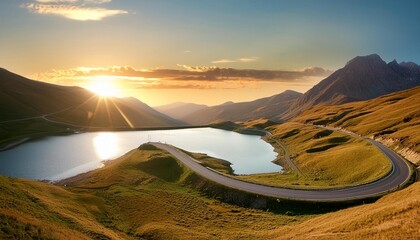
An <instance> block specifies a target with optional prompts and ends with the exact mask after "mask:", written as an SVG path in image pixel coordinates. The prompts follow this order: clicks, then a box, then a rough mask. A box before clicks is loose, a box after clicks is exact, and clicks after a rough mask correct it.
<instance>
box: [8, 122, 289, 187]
mask: <svg viewBox="0 0 420 240" xmlns="http://www.w3.org/2000/svg"><path fill="white" fill-rule="evenodd" d="M149 141H153V142H157V141H160V142H164V143H169V144H172V145H174V146H176V147H179V148H182V149H185V150H187V151H191V152H200V153H206V154H208V155H210V156H213V157H217V158H221V159H225V160H227V161H229V162H231V163H232V164H233V165H232V168H233V169H234V171H235V173H236V174H251V173H267V172H276V171H280V170H281V167H280V166H278V165H275V164H273V163H272V162H271V161H272V160H274V159H275V158H276V155H277V154H276V153H275V152H274V149H273V147H272V146H271V145H270V144H268V143H266V142H265V141H263V140H262V139H261V138H260V137H259V136H252V135H243V134H238V133H235V132H230V131H224V130H219V129H213V128H195V129H178V130H156V131H129V132H89V133H80V134H75V135H70V136H59V137H48V138H45V139H42V140H38V141H33V142H28V143H25V144H23V145H20V146H18V147H16V148H13V149H10V150H7V151H3V152H0V174H2V175H6V176H11V177H21V178H29V179H41V180H44V179H45V180H59V179H63V178H68V177H71V176H74V175H77V174H79V173H83V172H87V171H89V170H93V169H95V168H98V167H101V166H103V161H105V160H111V159H115V158H117V157H119V156H121V155H123V154H124V153H126V152H128V151H130V150H132V149H134V148H137V147H138V146H140V145H141V144H143V143H146V142H149Z"/></svg>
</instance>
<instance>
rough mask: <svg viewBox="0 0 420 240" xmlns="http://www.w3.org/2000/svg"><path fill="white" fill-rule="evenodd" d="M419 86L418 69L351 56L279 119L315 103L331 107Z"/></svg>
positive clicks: (415, 66)
mask: <svg viewBox="0 0 420 240" xmlns="http://www.w3.org/2000/svg"><path fill="white" fill-rule="evenodd" d="M418 85H420V66H418V65H417V64H415V63H411V62H409V63H406V62H402V63H400V64H398V63H397V61H395V60H394V61H392V62H390V63H388V64H387V63H386V62H384V61H383V60H382V59H381V57H379V56H378V55H377V54H372V55H368V56H362V57H360V56H359V57H355V58H354V59H352V60H350V61H349V62H348V63H347V64H346V65H345V66H344V67H343V68H341V69H339V70H337V71H335V72H334V73H333V74H331V75H330V76H329V77H327V78H326V79H324V80H322V81H321V82H320V83H318V84H317V85H315V86H314V87H313V88H312V89H310V90H309V91H307V92H306V93H305V94H304V95H303V96H302V97H300V98H299V99H298V100H297V101H295V102H294V103H293V104H292V106H291V108H290V110H289V112H288V113H287V114H284V115H281V114H280V115H281V116H282V117H283V118H289V117H293V116H295V115H296V114H298V113H299V112H302V111H303V110H306V109H309V108H311V107H313V106H315V105H318V104H327V105H335V104H341V103H347V102H352V101H359V100H367V99H372V98H376V97H379V96H382V95H385V94H388V93H392V92H396V91H401V90H405V89H409V88H412V87H415V86H418Z"/></svg>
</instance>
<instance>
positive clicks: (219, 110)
mask: <svg viewBox="0 0 420 240" xmlns="http://www.w3.org/2000/svg"><path fill="white" fill-rule="evenodd" d="M301 96H302V94H301V93H298V92H295V91H291V90H287V91H285V92H283V93H280V94H277V95H274V96H271V97H267V98H261V99H257V100H255V101H251V102H240V103H232V102H227V103H224V104H222V105H217V106H212V107H207V108H203V109H201V110H198V111H195V112H193V113H191V114H189V115H187V116H185V117H183V118H181V119H180V120H182V121H184V122H187V123H191V124H207V123H211V122H214V121H247V120H252V119H258V118H274V117H276V116H278V115H279V114H282V113H285V112H286V111H287V110H288V109H289V107H290V105H291V103H292V102H293V101H294V100H296V99H298V98H299V97H301Z"/></svg>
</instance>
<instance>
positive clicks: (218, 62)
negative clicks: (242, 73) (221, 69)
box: [211, 59, 236, 64]
mask: <svg viewBox="0 0 420 240" xmlns="http://www.w3.org/2000/svg"><path fill="white" fill-rule="evenodd" d="M233 62H236V61H235V60H229V59H220V60H215V61H212V62H211V63H214V64H220V63H233Z"/></svg>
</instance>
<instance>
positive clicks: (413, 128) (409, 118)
mask: <svg viewBox="0 0 420 240" xmlns="http://www.w3.org/2000/svg"><path fill="white" fill-rule="evenodd" d="M293 121H297V122H302V123H303V122H304V123H311V124H321V125H331V126H335V127H341V128H344V129H347V130H350V131H352V132H356V133H358V134H360V135H364V136H370V137H373V138H376V139H378V140H380V141H382V142H383V143H385V144H386V145H388V146H390V147H392V148H394V149H396V150H397V151H398V152H399V153H400V154H402V155H403V156H405V157H406V158H407V159H408V160H410V161H411V162H413V163H416V164H419V163H420V154H419V153H420V128H419V124H420V87H416V88H412V89H409V90H406V91H401V92H397V93H392V94H388V95H385V96H382V97H378V98H375V99H372V100H368V101H360V102H354V103H348V104H343V105H337V106H325V105H324V106H317V107H314V108H312V109H310V110H308V111H306V112H304V113H302V114H300V115H299V116H297V117H296V118H294V119H293Z"/></svg>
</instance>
